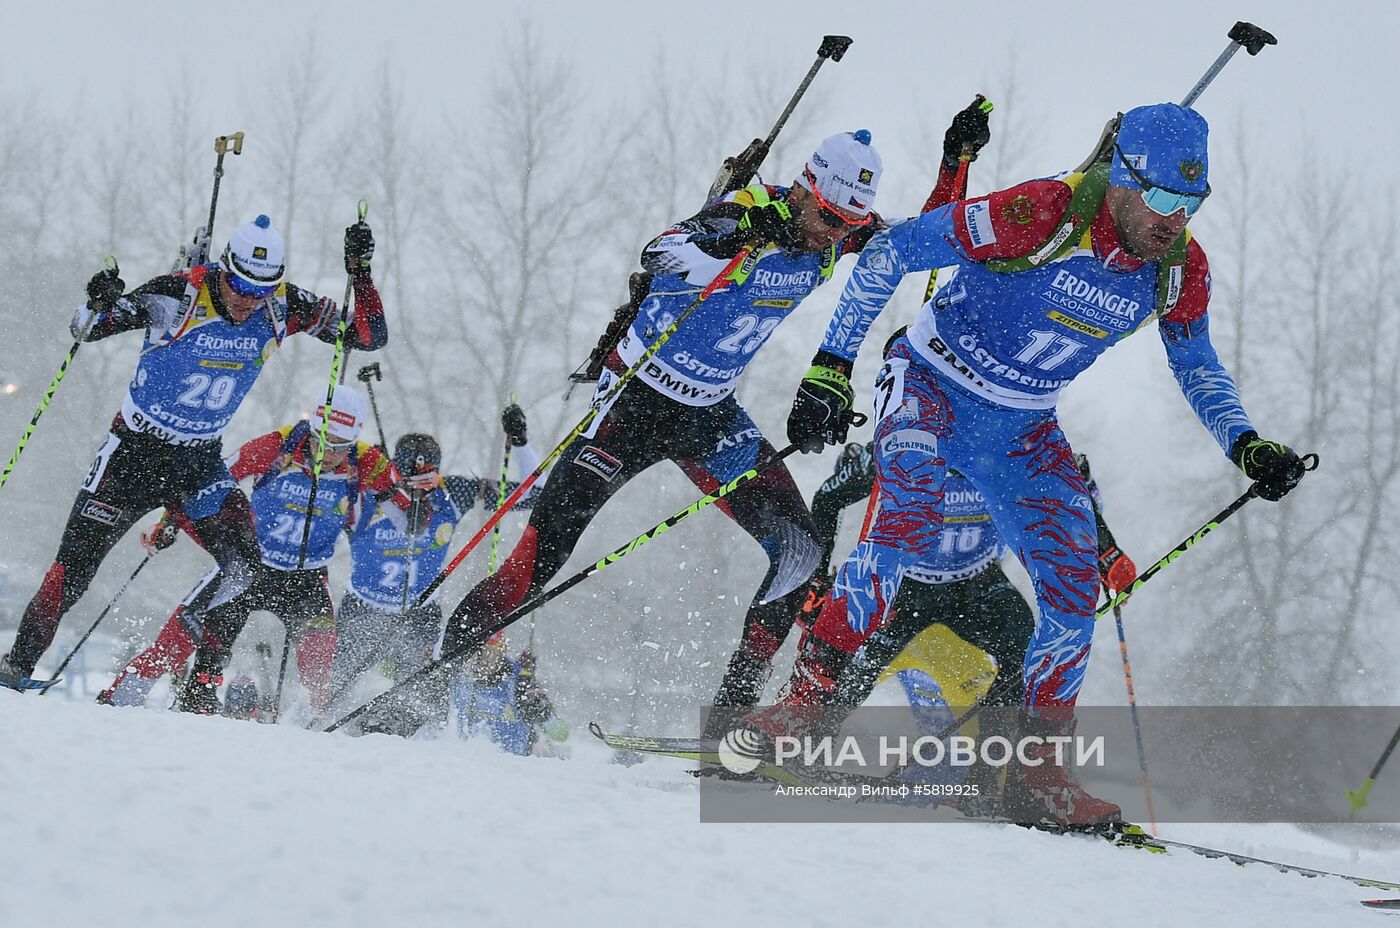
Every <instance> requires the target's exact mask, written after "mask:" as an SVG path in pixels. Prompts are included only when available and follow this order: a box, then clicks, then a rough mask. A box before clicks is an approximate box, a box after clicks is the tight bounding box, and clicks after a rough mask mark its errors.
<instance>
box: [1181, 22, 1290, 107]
mask: <svg viewBox="0 0 1400 928" xmlns="http://www.w3.org/2000/svg"><path fill="white" fill-rule="evenodd" d="M1229 39H1230V44H1229V45H1227V46H1225V50H1224V51H1223V52H1221V53H1220V57H1218V58H1216V59H1215V63H1214V64H1212V65H1211V66H1210V67H1209V68H1207V69H1206V73H1205V74H1202V75H1201V79H1200V80H1198V81H1197V82H1196V86H1195V87H1192V88H1191V92H1190V93H1188V94H1187V95H1186V96H1185V97H1183V98H1182V100H1181V105H1182V106H1190V105H1191V104H1192V103H1195V102H1196V98H1197V97H1199V96H1200V95H1201V94H1202V93H1203V92H1204V91H1205V89H1206V88H1207V87H1209V86H1210V84H1211V81H1213V80H1215V76H1216V75H1217V74H1219V73H1220V71H1221V69H1223V68H1224V67H1225V65H1226V64H1228V63H1229V61H1230V59H1231V58H1233V57H1235V52H1237V51H1239V50H1240V49H1242V48H1243V49H1244V50H1246V51H1247V52H1249V53H1250V55H1257V54H1259V53H1260V52H1261V51H1263V50H1264V46H1265V45H1277V44H1278V39H1276V38H1274V37H1273V35H1272V34H1270V33H1268V32H1266V31H1264V30H1263V29H1260V28H1259V27H1258V26H1256V25H1254V24H1253V23H1247V22H1243V21H1241V22H1237V23H1235V25H1234V28H1232V29H1231V30H1230V32H1229Z"/></svg>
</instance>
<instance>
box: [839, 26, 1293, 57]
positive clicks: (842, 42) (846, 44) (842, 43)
mask: <svg viewBox="0 0 1400 928" xmlns="http://www.w3.org/2000/svg"><path fill="white" fill-rule="evenodd" d="M1247 25H1249V24H1248V23H1240V24H1239V25H1237V26H1236V27H1235V28H1236V29H1238V28H1239V27H1240V26H1247ZM1252 28H1258V27H1252ZM1264 34H1265V35H1269V34H1268V33H1267V32H1265V33H1264ZM1269 38H1273V36H1269ZM853 41H855V40H854V39H852V38H851V37H850V36H848V35H824V36H822V44H821V45H820V47H818V48H817V57H818V58H830V59H831V60H832V61H840V60H841V56H842V55H844V54H846V49H848V48H850V47H851V43H852V42H853ZM1241 44H1243V43H1241Z"/></svg>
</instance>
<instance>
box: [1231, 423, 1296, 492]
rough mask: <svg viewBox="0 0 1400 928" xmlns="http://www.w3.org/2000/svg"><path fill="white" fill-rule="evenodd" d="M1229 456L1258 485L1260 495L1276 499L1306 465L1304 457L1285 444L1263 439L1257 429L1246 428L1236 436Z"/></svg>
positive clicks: (1292, 483)
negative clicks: (1254, 430) (1241, 433)
mask: <svg viewBox="0 0 1400 928" xmlns="http://www.w3.org/2000/svg"><path fill="white" fill-rule="evenodd" d="M1230 460H1232V461H1234V462H1235V464H1236V465H1238V467H1239V469H1240V470H1242V471H1244V475H1245V476H1246V477H1248V478H1249V479H1250V480H1253V481H1254V483H1255V485H1256V486H1257V487H1258V488H1259V495H1260V496H1262V497H1264V499H1267V500H1269V501H1270V502H1277V501H1278V500H1281V499H1283V498H1284V496H1286V495H1287V494H1288V491H1289V490H1291V489H1293V488H1294V487H1296V486H1297V485H1298V481H1300V480H1302V479H1303V474H1305V473H1306V472H1307V468H1306V467H1304V466H1303V459H1302V458H1300V457H1298V455H1297V454H1295V453H1294V452H1293V449H1292V448H1290V447H1288V446H1287V445H1284V444H1281V443H1279V442H1276V441H1265V440H1264V439H1262V438H1260V437H1259V434H1258V433H1257V432H1253V431H1250V432H1245V433H1244V434H1243V435H1241V436H1240V437H1239V438H1237V439H1235V446H1234V447H1233V448H1231V449H1230Z"/></svg>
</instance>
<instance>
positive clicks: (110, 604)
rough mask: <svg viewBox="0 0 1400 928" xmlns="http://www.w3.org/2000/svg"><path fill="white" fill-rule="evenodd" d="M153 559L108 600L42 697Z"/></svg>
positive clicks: (145, 560) (144, 562)
mask: <svg viewBox="0 0 1400 928" xmlns="http://www.w3.org/2000/svg"><path fill="white" fill-rule="evenodd" d="M153 557H155V552H154V551H151V552H148V553H147V554H146V556H145V557H143V558H142V559H141V563H139V564H137V565H136V569H135V570H133V571H132V572H131V576H130V577H127V578H126V582H125V583H123V584H122V587H121V589H119V590H117V592H116V594H115V595H114V596H113V597H112V598H111V599H110V600H108V602H107V605H106V606H103V607H102V611H101V612H99V613H98V614H97V618H96V619H94V620H93V622H92V626H91V627H90V628H89V629H88V630H87V631H85V632H83V637H81V638H79V639H78V643H77V644H75V645H73V650H71V651H69V652H68V656H67V657H65V658H64V659H63V660H62V662H61V663H59V665H58V669H57V670H55V671H54V672H53V673H52V674H50V675H49V680H50V682H49V685H48V686H46V687H44V688H43V689H41V690H40V691H39V695H40V696H43V695H44V694H46V693H47V692H48V691H49V690H50V689H52V688H53V684H55V683H57V682H58V678H59V675H60V674H62V673H63V671H64V669H65V668H67V667H68V664H69V662H71V661H72V660H73V658H74V657H76V656H77V655H78V651H79V650H80V649H81V648H82V646H83V645H85V644H87V640H88V639H89V638H91V637H92V633H93V632H95V631H97V626H99V625H101V624H102V620H103V619H105V618H107V613H109V612H111V611H112V607H113V606H115V605H116V604H117V600H119V599H121V598H122V594H123V593H125V592H126V588H127V587H129V586H131V583H132V581H133V580H135V579H136V576H137V574H139V573H141V571H142V569H144V568H145V566H146V565H147V564H149V563H150V562H151V558H153Z"/></svg>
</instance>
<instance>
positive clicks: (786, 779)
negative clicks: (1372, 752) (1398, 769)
mask: <svg viewBox="0 0 1400 928" xmlns="http://www.w3.org/2000/svg"><path fill="white" fill-rule="evenodd" d="M588 730H589V731H590V732H592V733H593V735H594V737H596V738H598V739H599V740H601V741H602V742H603V743H605V744H607V745H608V746H609V747H613V748H616V749H618V750H625V751H636V752H638V753H642V754H657V755H661V756H665V757H676V758H680V759H682V760H693V761H697V762H699V763H702V764H713V765H716V766H723V762H722V761H721V759H720V755H719V747H720V742H719V741H718V740H716V739H709V738H665V737H662V738H642V737H631V736H627V735H613V734H609V733H607V732H605V731H604V730H603V729H602V727H601V726H599V725H598V723H597V722H590V723H589V726H588ZM752 776H753V778H754V779H763V780H775V781H777V782H782V783H786V784H793V785H803V786H811V785H814V784H817V783H821V784H845V785H850V786H862V785H876V784H878V785H883V786H885V787H889V786H891V785H893V784H895V783H897V781H892V780H890V779H888V778H886V777H877V776H870V775H868V774H851V773H841V772H839V771H825V772H823V773H822V774H821V775H820V776H807V775H804V774H798V773H795V772H794V771H792V770H789V769H787V768H784V767H780V766H778V765H777V764H773V763H769V762H767V761H760V762H759V764H758V766H757V767H755V768H754V769H753V771H752ZM857 801H858V802H860V801H879V800H857ZM940 808H943V809H947V810H948V811H949V812H950V813H952V814H953V815H956V816H958V817H959V818H961V819H964V820H966V821H969V822H987V823H989V824H997V825H1016V826H1019V827H1021V828H1028V829H1032V830H1034V831H1044V832H1048V833H1051V834H1064V835H1082V836H1088V837H1096V838H1102V839H1103V840H1106V841H1108V842H1109V843H1110V844H1113V845H1115V846H1116V847H1131V848H1136V849H1138V850H1146V851H1151V852H1153V853H1157V854H1166V853H1168V852H1170V851H1171V850H1172V849H1175V850H1178V851H1183V852H1187V853H1191V854H1196V855H1198V856H1200V857H1206V858H1209V859H1212V860H1219V859H1224V860H1228V861H1230V862H1232V863H1234V864H1237V865H1239V866H1245V865H1246V864H1260V865H1263V866H1267V867H1272V868H1273V869H1274V870H1277V871H1278V872H1280V873H1292V874H1296V875H1298V876H1304V877H1309V878H1315V877H1323V876H1330V877H1336V878H1338V879H1342V880H1346V881H1347V882H1349V883H1353V884H1355V885H1357V886H1364V887H1366V888H1368V889H1397V890H1400V882H1390V881H1387V880H1373V879H1370V878H1368V877H1362V876H1355V875H1353V874H1349V873H1338V872H1336V871H1333V870H1318V869H1315V868H1312V867H1302V866H1298V865H1297V864H1289V863H1284V862H1283V861H1278V860H1269V859H1267V858H1263V857H1252V856H1250V855H1248V854H1236V853H1235V852H1233V851H1224V850H1221V849H1219V848H1214V847H1207V846H1205V845H1201V844H1191V843H1190V842H1186V841H1173V840H1171V839H1169V838H1158V837H1154V836H1152V835H1149V834H1148V833H1147V832H1146V831H1144V830H1143V829H1142V827H1141V826H1138V825H1134V824H1131V823H1127V822H1123V823H1113V824H1112V825H1108V826H1093V827H1086V828H1075V827H1066V826H1063V825H1055V824H1052V823H1049V822H1013V821H1010V820H1008V819H1003V818H999V817H997V816H996V815H966V814H964V813H962V812H961V811H960V810H958V809H957V808H956V807H955V806H951V805H943V806H941V807H940ZM1372 902H1375V903H1385V904H1384V905H1381V904H1377V905H1372V906H1371V907H1372V908H1381V909H1397V910H1400V899H1394V900H1391V899H1376V900H1368V901H1364V902H1363V905H1371V903H1372Z"/></svg>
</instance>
